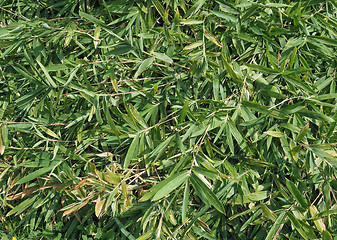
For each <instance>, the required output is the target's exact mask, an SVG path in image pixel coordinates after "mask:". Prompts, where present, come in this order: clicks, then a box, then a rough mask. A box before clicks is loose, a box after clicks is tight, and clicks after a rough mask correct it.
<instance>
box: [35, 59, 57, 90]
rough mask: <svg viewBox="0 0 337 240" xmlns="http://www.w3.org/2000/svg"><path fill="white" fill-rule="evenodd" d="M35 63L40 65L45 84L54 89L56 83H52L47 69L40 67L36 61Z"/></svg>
mask: <svg viewBox="0 0 337 240" xmlns="http://www.w3.org/2000/svg"><path fill="white" fill-rule="evenodd" d="M36 62H37V63H38V64H39V65H40V67H41V69H42V71H43V73H44V75H45V77H46V80H47V84H48V85H49V86H52V87H54V88H56V83H55V82H54V80H53V79H52V78H51V76H50V75H49V73H48V71H47V69H46V68H45V67H44V66H43V65H42V63H40V62H39V61H38V60H36Z"/></svg>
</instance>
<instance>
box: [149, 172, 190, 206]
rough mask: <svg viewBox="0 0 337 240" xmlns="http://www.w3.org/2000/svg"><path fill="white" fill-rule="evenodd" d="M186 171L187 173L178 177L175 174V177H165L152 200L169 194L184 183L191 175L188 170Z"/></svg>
mask: <svg viewBox="0 0 337 240" xmlns="http://www.w3.org/2000/svg"><path fill="white" fill-rule="evenodd" d="M184 173H185V174H181V175H179V176H178V177H177V176H174V175H173V176H174V177H173V176H171V177H169V178H167V179H165V180H164V181H162V182H161V183H163V184H162V185H161V188H160V189H158V191H157V192H156V194H155V195H154V196H153V198H152V201H157V200H159V199H161V198H163V197H165V196H168V195H169V194H170V193H171V192H172V191H173V190H174V189H176V188H177V187H179V186H180V185H181V184H182V183H184V182H185V181H186V179H187V178H188V175H189V173H188V172H184ZM164 182H165V184H164Z"/></svg>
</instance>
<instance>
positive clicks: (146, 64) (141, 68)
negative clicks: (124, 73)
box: [134, 57, 154, 78]
mask: <svg viewBox="0 0 337 240" xmlns="http://www.w3.org/2000/svg"><path fill="white" fill-rule="evenodd" d="M153 61H154V57H149V58H147V59H145V60H144V61H143V62H142V64H140V65H139V67H138V69H137V71H136V73H135V76H134V78H137V77H138V76H139V75H141V74H142V73H143V72H144V71H145V70H146V69H147V68H148V67H150V66H151V65H152V63H153Z"/></svg>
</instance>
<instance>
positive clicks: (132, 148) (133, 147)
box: [123, 134, 139, 168]
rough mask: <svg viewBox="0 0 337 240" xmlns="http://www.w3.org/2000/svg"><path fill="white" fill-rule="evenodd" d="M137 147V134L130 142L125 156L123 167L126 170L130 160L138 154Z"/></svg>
mask: <svg viewBox="0 0 337 240" xmlns="http://www.w3.org/2000/svg"><path fill="white" fill-rule="evenodd" d="M138 146H139V134H136V136H135V137H134V139H133V140H132V142H131V144H130V147H129V150H128V152H127V154H126V156H125V159H124V164H123V167H124V168H127V167H128V166H129V164H130V162H131V160H132V159H133V158H134V157H136V156H137V154H138Z"/></svg>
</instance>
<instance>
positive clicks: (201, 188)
mask: <svg viewBox="0 0 337 240" xmlns="http://www.w3.org/2000/svg"><path fill="white" fill-rule="evenodd" d="M190 180H191V183H192V185H193V188H194V190H195V191H196V192H197V193H199V194H201V195H204V196H205V197H206V199H207V202H204V203H205V204H206V205H209V204H211V205H213V206H214V207H215V208H216V209H217V210H218V211H219V212H221V213H225V209H224V206H223V205H222V203H221V202H220V200H219V199H218V198H217V196H216V195H215V194H214V193H213V191H212V190H211V189H209V188H208V187H207V185H206V184H205V183H204V182H203V181H202V180H201V179H200V178H199V177H198V176H197V175H195V174H194V173H192V174H191V177H190Z"/></svg>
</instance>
